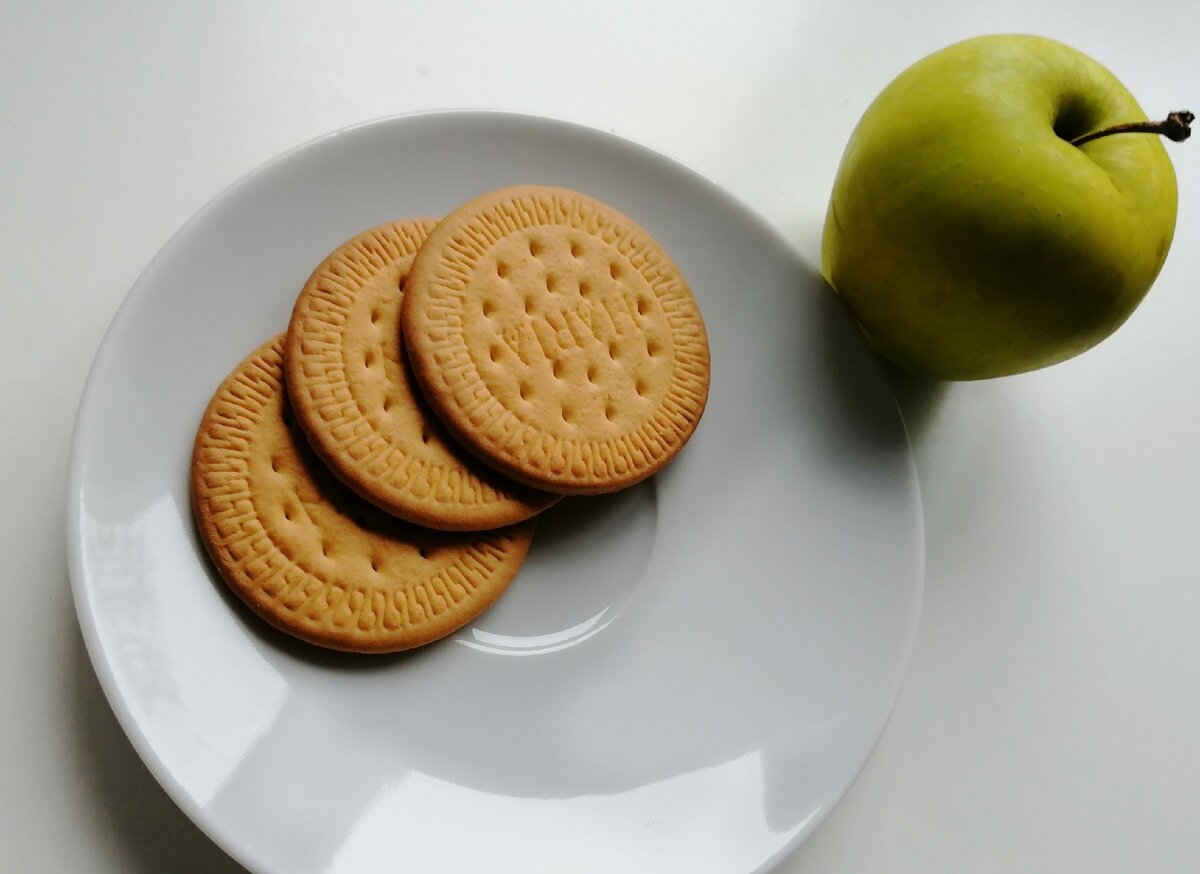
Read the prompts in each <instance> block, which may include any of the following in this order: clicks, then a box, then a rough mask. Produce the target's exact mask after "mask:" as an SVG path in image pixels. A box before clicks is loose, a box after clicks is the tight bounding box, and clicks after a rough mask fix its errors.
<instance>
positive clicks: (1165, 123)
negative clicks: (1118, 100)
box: [1071, 109, 1196, 146]
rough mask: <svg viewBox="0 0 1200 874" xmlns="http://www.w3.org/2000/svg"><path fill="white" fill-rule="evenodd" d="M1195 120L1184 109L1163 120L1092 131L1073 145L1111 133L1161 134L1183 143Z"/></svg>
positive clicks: (1190, 133)
mask: <svg viewBox="0 0 1200 874" xmlns="http://www.w3.org/2000/svg"><path fill="white" fill-rule="evenodd" d="M1195 120H1196V116H1194V115H1192V113H1190V112H1188V111H1187V110H1186V109H1184V110H1181V111H1179V112H1172V113H1170V114H1168V115H1167V117H1166V118H1165V119H1164V120H1162V121H1134V122H1130V123H1129V124H1114V125H1113V126H1112V127H1106V128H1105V129H1104V130H1097V131H1092V132H1091V133H1090V134H1084V135H1083V136H1081V137H1076V138H1075V139H1073V140H1071V145H1073V146H1082V145H1083V144H1084V143H1090V142H1091V141H1092V140H1098V139H1100V137H1107V136H1110V135H1111V134H1161V135H1162V136H1164V137H1166V138H1167V139H1169V140H1171V141H1172V142H1176V143H1182V142H1183V141H1184V140H1186V139H1187V138H1188V137H1190V136H1191V135H1192V128H1191V127H1190V125H1191V123H1192V122H1193V121H1195Z"/></svg>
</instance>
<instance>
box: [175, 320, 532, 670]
mask: <svg viewBox="0 0 1200 874" xmlns="http://www.w3.org/2000/svg"><path fill="white" fill-rule="evenodd" d="M282 353H283V336H282V335H280V336H278V337H276V338H275V339H274V340H271V341H269V342H267V343H265V344H263V345H262V346H260V347H259V348H258V349H257V350H256V351H255V352H253V353H252V354H251V355H250V356H249V357H248V358H247V359H246V360H245V361H243V362H242V363H241V364H240V365H238V367H237V369H236V370H234V372H233V373H232V374H230V376H229V377H228V378H227V379H226V380H225V382H224V383H222V385H221V387H220V388H219V389H218V390H217V393H216V395H214V397H213V399H212V401H211V402H210V403H209V405H208V409H207V411H206V412H205V413H204V418H203V420H202V421H201V423H200V429H199V431H198V433H197V435H196V444H195V448H194V449H193V452H192V470H191V492H192V509H193V512H194V514H195V517H196V522H197V525H198V527H199V530H200V536H201V539H202V540H203V542H204V546H205V548H206V549H207V550H208V553H209V555H210V556H212V560H213V562H214V563H215V564H216V566H217V569H218V570H219V571H220V573H221V576H222V577H223V578H224V579H225V582H226V583H228V585H229V587H230V588H231V589H233V591H234V592H235V593H236V594H237V595H238V597H240V598H241V599H242V600H243V601H245V602H246V603H247V604H248V605H249V606H250V607H251V609H253V610H254V612H256V613H257V614H258V615H259V616H261V617H262V618H263V619H265V620H266V621H267V622H269V623H271V624H272V625H274V626H275V627H276V628H279V629H281V630H282V631H285V632H287V633H288V634H291V635H294V636H296V637H299V638H301V639H303V640H307V641H309V642H311V643H315V644H318V645H319V646H325V647H330V648H332V649H341V650H350V651H354V652H393V651H396V650H402V649H409V648H411V647H414V646H420V645H421V644H424V643H429V642H430V641H433V640H437V639H438V638H440V637H444V636H445V635H447V634H449V633H450V632H452V631H454V630H455V629H457V628H460V627H461V626H463V625H465V624H466V623H468V622H470V621H471V620H472V619H474V618H475V617H476V616H478V615H479V614H480V613H482V612H483V611H484V610H486V609H487V608H488V606H490V605H491V604H492V602H493V601H495V600H496V598H498V597H499V596H500V593H501V592H503V591H504V589H505V587H506V586H507V585H508V584H509V582H510V581H511V580H512V578H513V577H514V576H515V575H516V573H517V569H518V568H519V567H520V565H521V562H522V561H523V560H524V558H525V553H526V552H527V551H528V549H529V542H530V539H531V537H532V523H525V524H523V525H521V526H517V527H515V528H507V529H503V530H499V531H490V532H487V533H484V534H478V533H476V534H447V533H441V532H436V531H430V530H428V529H424V528H418V527H416V526H414V525H410V524H408V523H406V522H402V521H400V520H399V519H396V518H394V517H392V516H389V515H387V514H386V513H383V512H381V511H379V510H377V509H376V508H375V507H373V506H371V505H370V504H368V503H366V502H365V501H363V500H361V499H360V498H358V497H357V496H356V495H354V494H353V493H352V492H351V491H350V490H349V489H347V488H345V486H343V485H342V484H341V483H340V482H339V481H338V480H337V478H336V477H334V476H333V475H332V474H330V473H329V471H328V470H327V469H326V468H325V467H324V465H323V464H321V462H320V459H318V458H317V457H316V456H315V455H314V454H313V453H312V451H311V450H310V449H309V448H308V445H307V443H306V442H305V439H304V437H303V435H302V434H301V433H300V432H299V429H298V427H297V426H296V424H295V423H294V422H293V421H292V420H291V419H292V417H291V416H290V413H289V410H288V407H287V398H286V393H285V391H284V388H283V354H282Z"/></svg>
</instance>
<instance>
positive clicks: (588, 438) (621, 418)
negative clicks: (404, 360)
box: [401, 186, 709, 494]
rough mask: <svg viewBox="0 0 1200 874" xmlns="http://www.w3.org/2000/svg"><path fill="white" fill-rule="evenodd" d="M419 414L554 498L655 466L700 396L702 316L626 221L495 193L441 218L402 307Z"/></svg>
mask: <svg viewBox="0 0 1200 874" xmlns="http://www.w3.org/2000/svg"><path fill="white" fill-rule="evenodd" d="M401 325H402V336H403V339H404V342H405V345H406V347H407V350H408V358H409V364H410V366H411V368H412V371H413V374H414V376H415V377H416V380H417V383H418V384H419V385H420V387H421V389H422V391H423V393H424V395H425V397H426V399H427V400H428V401H429V403H430V406H432V407H433V409H434V411H435V412H436V413H437V415H438V416H439V417H440V418H441V419H442V421H443V422H444V423H445V424H446V425H447V426H448V427H449V429H450V431H451V433H452V434H453V435H454V436H455V438H457V439H458V440H459V442H461V443H462V444H463V445H464V446H466V447H467V448H468V449H470V450H471V451H472V452H474V453H475V454H476V455H478V456H479V457H480V458H481V459H483V460H484V461H486V462H487V463H488V464H490V465H491V466H493V467H495V468H496V469H497V470H499V471H501V472H502V473H504V474H506V475H507V476H510V477H512V478H513V479H516V480H518V481H520V482H524V483H527V484H529V485H531V486H534V487H536V488H541V489H545V490H547V491H552V492H557V493H561V494H589V493H598V492H611V491H615V490H617V489H621V488H625V487H626V486H630V485H633V484H634V483H636V482H638V481H640V480H642V479H645V478H646V477H648V476H650V475H651V474H653V473H655V472H656V471H658V470H660V469H661V468H662V467H663V466H664V465H665V464H666V463H667V462H668V461H670V460H671V458H673V457H674V456H675V454H676V453H677V452H679V450H680V449H681V448H682V447H683V445H684V443H686V442H687V440H688V439H689V438H690V437H691V435H692V432H693V431H694V430H695V428H696V425H697V423H698V422H699V421H700V416H701V415H702V414H703V412H704V405H705V403H706V401H707V399H708V379H709V355H708V337H707V335H706V333H705V330H704V321H703V319H702V318H701V316H700V311H699V309H698V308H697V306H696V302H695V299H694V298H693V297H692V293H691V291H690V289H689V288H688V285H687V283H686V282H685V281H684V279H683V277H682V276H681V275H680V272H679V269H678V268H677V267H676V266H675V264H674V263H673V262H672V261H671V259H670V258H669V257H668V256H667V254H666V253H665V252H664V251H663V250H662V248H660V247H659V245H658V244H657V243H656V242H655V241H654V240H653V239H652V238H651V237H650V235H649V234H648V233H646V231H644V230H642V229H641V228H640V227H638V226H637V225H636V224H635V223H634V222H633V221H632V220H630V219H629V218H627V217H626V216H624V215H622V214H621V213H619V212H617V211H616V210H614V209H612V208H611V207H608V206H605V205H604V204H602V203H600V202H598V201H596V200H593V199H592V198H590V197H587V196H586V195H583V194H579V193H577V192H574V191H568V190H565V189H561V188H545V187H535V186H521V187H517V188H506V189H502V190H500V191H495V192H492V193H491V194H487V195H484V196H483V197H480V198H478V199H476V200H472V201H471V202H469V203H467V204H464V205H463V206H461V207H459V208H458V209H456V210H454V211H453V212H452V213H450V215H448V216H447V217H446V218H445V219H443V220H442V221H441V222H439V223H438V225H437V227H436V228H435V229H434V230H433V232H432V233H431V234H430V235H429V238H428V239H427V240H426V241H425V244H424V245H423V246H422V247H421V251H420V253H419V254H418V255H417V258H416V260H415V261H414V262H413V266H412V270H411V271H410V272H409V279H408V282H407V284H406V286H405V299H404V303H403V306H402V309H401Z"/></svg>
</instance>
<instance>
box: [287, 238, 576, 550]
mask: <svg viewBox="0 0 1200 874" xmlns="http://www.w3.org/2000/svg"><path fill="white" fill-rule="evenodd" d="M433 226H434V221H433V219H413V220H411V221H399V222H392V223H390V224H386V225H380V226H379V227H376V228H372V229H371V230H369V231H366V232H365V233H362V234H359V235H358V236H357V237H355V238H354V239H352V240H350V241H349V242H347V243H345V244H343V245H342V246H339V247H338V248H337V250H336V251H334V252H333V253H332V254H331V255H330V256H329V257H328V258H326V259H325V260H324V261H323V262H322V263H321V265H320V266H319V267H317V269H316V270H315V271H314V272H313V274H312V276H311V277H310V278H309V280H308V282H307V283H306V284H305V286H304V289H303V290H302V291H301V292H300V297H299V298H298V299H297V301H296V306H295V308H294V309H293V311H292V319H291V323H290V325H289V326H288V333H287V343H286V346H285V354H284V372H285V374H286V377H287V387H288V395H289V397H290V399H291V402H292V407H293V409H294V410H295V412H296V417H297V418H298V419H299V421H300V426H301V428H302V429H303V430H304V433H305V435H306V436H307V437H308V442H309V443H310V444H311V446H312V448H313V449H314V450H315V451H316V453H317V454H318V455H319V456H321V459H322V460H323V461H324V462H325V464H326V465H328V466H329V468H330V469H331V470H332V471H333V472H334V473H335V474H337V476H338V478H339V479H341V480H342V482H344V483H345V484H346V485H348V486H350V488H352V489H353V490H354V491H355V492H357V493H358V494H359V496H361V497H363V498H365V499H366V500H368V501H370V502H371V503H372V504H374V505H375V506H377V507H379V508H380V509H383V510H386V511H387V512H389V513H391V514H392V515H394V516H399V517H400V518H401V519H406V520H408V521H409V522H413V523H415V524H417V525H424V526H426V527H429V528H437V529H440V530H442V531H481V530H485V529H490V528H501V527H503V526H505V525H512V524H515V523H517V522H520V521H522V520H524V519H528V518H529V517H530V516H533V515H534V514H535V513H537V512H539V511H540V510H543V509H545V508H546V507H548V506H549V505H550V504H552V503H553V502H554V501H555V500H556V498H555V497H554V496H552V495H548V494H546V493H545V492H540V491H535V490H534V489H530V488H528V487H527V486H523V485H518V484H517V483H514V482H512V481H511V480H508V479H506V478H504V477H502V476H501V475H499V474H498V473H496V472H495V471H494V470H492V469H491V468H489V467H487V466H486V465H484V464H482V463H480V462H479V461H478V459H476V458H475V457H474V456H472V455H471V454H470V453H468V452H465V451H463V449H462V448H461V447H459V446H458V445H457V444H456V443H455V442H454V440H453V439H452V438H451V437H450V436H449V435H448V434H447V433H446V430H445V428H444V427H443V426H442V424H441V423H440V422H439V421H438V419H437V417H436V416H434V415H433V414H432V413H431V412H430V411H429V408H428V407H427V406H426V404H425V402H424V401H423V400H421V398H420V392H419V390H417V389H416V388H415V386H413V385H412V381H411V377H410V375H409V373H408V366H407V364H406V363H405V361H404V356H403V349H402V347H401V343H400V336H399V331H400V300H401V297H402V295H403V289H402V286H403V283H404V280H405V277H406V276H407V274H408V269H409V267H410V266H411V265H412V260H413V257H414V256H415V255H416V254H417V250H418V249H419V248H420V246H421V244H422V243H423V242H424V241H425V238H426V236H428V234H429V232H430V231H431V230H432V229H433Z"/></svg>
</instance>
